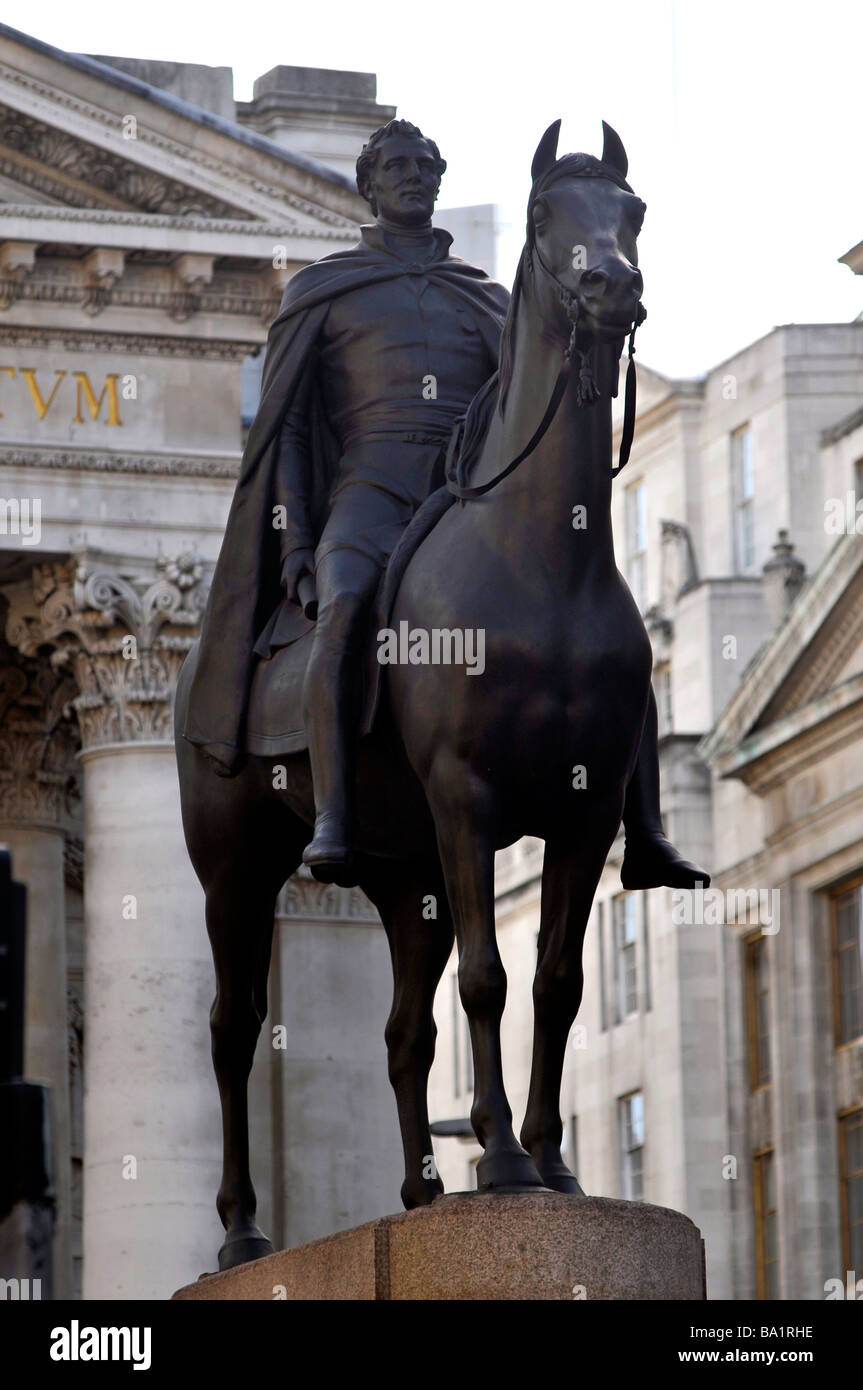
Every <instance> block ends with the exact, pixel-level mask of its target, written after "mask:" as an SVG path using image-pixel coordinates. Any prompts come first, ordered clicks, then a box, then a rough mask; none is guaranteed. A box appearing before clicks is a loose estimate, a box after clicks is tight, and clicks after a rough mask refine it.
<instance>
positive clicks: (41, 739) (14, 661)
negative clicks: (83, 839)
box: [0, 643, 80, 824]
mask: <svg viewBox="0 0 863 1390" xmlns="http://www.w3.org/2000/svg"><path fill="white" fill-rule="evenodd" d="M75 690H76V687H75V682H74V680H73V679H72V677H71V675H69V674H68V673H64V672H62V671H58V670H55V669H54V668H53V667H52V666H51V663H50V662H49V661H48V660H47V658H46V657H44V656H41V655H38V656H37V655H31V656H23V655H21V654H19V653H18V652H15V651H13V650H11V648H9V647H7V646H6V644H5V643H3V644H0V820H2V821H12V822H15V823H16V824H20V823H22V822H34V821H36V822H46V821H47V822H50V823H51V824H60V823H62V821H63V820H64V818H66V817H72V816H74V815H75V813H76V810H77V803H78V798H79V786H78V773H79V768H78V764H77V762H76V759H75V754H76V752H77V750H78V747H79V746H80V740H79V738H78V729H77V725H76V722H75V716H74V712H73V710H72V707H71V701H72V699H73V698H74V695H75Z"/></svg>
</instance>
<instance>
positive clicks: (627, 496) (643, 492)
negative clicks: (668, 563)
mask: <svg viewBox="0 0 863 1390" xmlns="http://www.w3.org/2000/svg"><path fill="white" fill-rule="evenodd" d="M633 498H635V499H637V500H636V502H635V505H634V507H633V506H632V504H631V499H633ZM623 506H624V525H625V527H626V579H627V583H628V584H629V588H630V591H631V593H632V597H633V598H634V599H635V602H636V603H637V604H638V608H639V612H641V613H643V612H644V610H645V608H646V607H647V535H648V522H647V487H646V485H645V481H644V478H643V477H641V478H635V479H633V481H632V482H631V483H629V484H628V485H627V487H626V488H625V490H624V494H623ZM633 515H634V525H633ZM642 527H643V534H642ZM636 570H637V572H638V576H639V577H638V580H637V581H636V579H635V572H636Z"/></svg>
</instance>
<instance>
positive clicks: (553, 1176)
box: [539, 1163, 585, 1197]
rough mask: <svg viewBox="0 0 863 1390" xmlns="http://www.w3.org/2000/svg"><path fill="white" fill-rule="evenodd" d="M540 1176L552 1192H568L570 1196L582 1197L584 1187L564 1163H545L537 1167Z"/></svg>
mask: <svg viewBox="0 0 863 1390" xmlns="http://www.w3.org/2000/svg"><path fill="white" fill-rule="evenodd" d="M539 1172H540V1176H541V1177H542V1180H543V1182H544V1183H545V1186H546V1187H549V1188H551V1191H552V1192H568V1193H569V1194H570V1196H572V1197H583V1196H584V1195H585V1192H584V1189H583V1187H582V1186H581V1184H580V1183H579V1181H578V1178H577V1177H576V1176H575V1174H574V1173H571V1172H570V1171H569V1169H568V1168H567V1166H566V1164H565V1163H546V1164H544V1165H542V1166H541V1167H540V1169H539Z"/></svg>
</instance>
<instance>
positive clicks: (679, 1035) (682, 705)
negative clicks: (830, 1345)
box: [432, 322, 863, 1299]
mask: <svg viewBox="0 0 863 1390" xmlns="http://www.w3.org/2000/svg"><path fill="white" fill-rule="evenodd" d="M639 377H640V387H639V400H640V404H639V411H638V423H637V428H636V434H635V444H634V447H633V452H632V458H631V461H630V463H629V465H628V467H627V469H626V471H625V472H624V473H623V475H622V476H621V478H620V480H619V482H618V483H616V484H615V489H616V492H615V497H614V503H613V507H614V513H613V524H614V531H615V539H616V547H617V554H618V563H619V565H620V567H621V569H622V570H623V571H624V573H625V574H626V576H627V578H628V581H629V584H630V586H631V588H632V590H633V593H634V594H635V595H636V596H637V598H638V600H639V602H640V605H641V607H642V609H643V611H644V613H645V619H646V622H647V626H648V630H649V632H650V634H651V638H652V643H653V649H654V687H655V691H656V696H657V702H658V707H659V715H660V734H661V738H660V759H661V770H662V796H663V811H664V818H665V822H666V829H667V831H668V833H669V835H670V837H671V838H672V839H673V841H674V842H675V843H676V844H677V845H678V846H679V847H680V848H681V850H682V851H683V852H684V853H685V854H686V855H687V857H689V858H692V859H693V860H695V861H696V862H698V863H701V864H704V865H705V866H706V867H708V868H710V869H711V871H712V873H713V889H711V890H709V892H710V893H712V894H713V896H712V897H711V896H709V895H704V896H703V897H702V898H700V899H699V897H698V895H697V894H693V895H691V896H688V895H674V894H672V892H671V890H668V889H659V890H654V891H651V892H649V893H624V892H622V891H621V886H620V877H619V867H620V862H621V858H622V852H623V839H622V835H621V836H620V837H619V839H618V841H617V842H616V844H615V846H614V848H613V850H612V853H611V855H610V857H609V862H608V864H607V867H606V869H605V871H604V873H603V876H602V880H601V882H600V886H599V889H598V892H597V897H596V902H595V904H594V909H593V914H592V917H591V920H590V923H589V926H588V930H587V935H586V939H585V953H584V965H585V991H584V1003H583V1005H582V1008H581V1011H580V1013H579V1015H578V1019H577V1022H576V1025H575V1026H574V1028H573V1030H572V1034H571V1037H570V1048H569V1051H568V1064H567V1067H566V1070H565V1076H564V1084H563V1096H562V1117H563V1120H564V1137H565V1142H566V1145H567V1149H568V1152H569V1155H570V1156H571V1157H573V1166H574V1167H575V1168H576V1170H577V1172H578V1174H579V1177H580V1179H581V1182H582V1185H583V1186H584V1188H585V1190H586V1191H588V1192H594V1193H602V1194H604V1195H607V1196H620V1197H630V1198H639V1199H643V1200H645V1201H649V1202H655V1203H658V1204H659V1205H665V1206H670V1207H674V1208H677V1209H678V1210H680V1211H683V1212H686V1213H687V1215H689V1216H690V1217H691V1218H692V1219H693V1220H694V1221H695V1222H696V1223H697V1224H698V1225H699V1226H700V1227H701V1230H702V1233H703V1235H704V1237H705V1240H706V1249H707V1276H708V1288H709V1292H710V1295H711V1296H712V1297H715V1298H743V1299H747V1298H755V1297H763V1298H774V1297H775V1298H808V1299H812V1298H823V1297H825V1286H826V1281H828V1280H830V1279H834V1278H838V1279H840V1280H841V1281H842V1286H843V1287H844V1285H845V1279H846V1271H847V1270H851V1269H857V1270H858V1271H859V1270H860V1269H861V1267H863V1249H861V1241H863V1225H861V1220H863V1174H861V1170H863V1138H861V1135H863V1130H861V1125H863V993H862V992H861V991H863V977H861V954H863V937H861V921H863V910H861V886H860V884H861V879H863V751H861V750H863V704H861V692H863V685H861V681H863V674H861V673H863V646H861V642H863V606H861V591H860V585H861V583H863V575H861V565H863V548H861V547H863V540H861V537H860V534H859V532H863V520H860V523H859V531H858V530H855V524H856V519H857V517H858V516H859V513H857V512H856V511H855V506H856V498H857V497H858V496H861V497H863V486H861V477H860V470H861V468H863V414H861V409H860V401H861V397H863V323H861V322H855V323H851V324H817V325H788V326H785V327H781V328H777V329H775V330H774V331H773V332H771V333H769V334H767V335H766V336H765V337H764V338H762V339H760V340H759V341H758V342H755V343H753V344H751V345H750V346H748V347H746V348H745V349H743V350H742V351H741V352H739V353H737V354H736V355H735V356H734V357H733V358H731V359H730V360H729V361H727V362H724V363H722V364H721V365H719V366H718V367H716V368H715V369H714V370H713V371H711V372H709V373H708V374H707V375H706V376H705V377H704V378H703V379H699V380H692V381H669V380H666V379H665V378H663V377H662V376H660V375H659V374H658V373H655V372H651V371H650V370H649V369H646V368H644V367H641V368H640V369H639ZM860 510H861V512H863V501H861V503H860ZM849 518H850V522H849V520H848V519H849ZM840 524H841V532H842V533H841V534H840V531H839V528H840ZM541 873H542V845H541V843H540V842H534V841H525V842H522V843H520V844H518V845H515V846H513V847H512V848H510V849H508V850H506V851H505V852H504V853H503V854H501V855H499V856H498V865H497V889H498V924H499V940H500V945H501V954H502V957H503V961H504V965H505V967H506V970H507V974H508V976H509V981H510V994H509V998H508V1001H507V1012H506V1015H505V1018H504V1039H503V1043H504V1066H505V1073H506V1076H507V1080H508V1091H509V1096H510V1100H511V1102H512V1105H513V1111H514V1114H515V1115H516V1116H517V1117H518V1116H520V1114H521V1113H522V1112H523V1108H524V1103H525V1100H526V1096H527V1085H528V1077H529V1066H530V1046H529V1041H528V1040H529V1038H530V1034H531V1027H532V1016H531V996H530V989H531V983H532V975H533V969H534V966H535V943H536V933H537V929H538V925H539V897H540V885H541ZM720 895H721V896H720ZM455 972H456V962H455V960H454V959H453V960H452V961H451V962H450V966H449V968H448V971H447V974H446V976H445V979H444V988H443V989H442V990H441V992H440V994H439V996H438V1007H437V1014H438V1026H439V1029H440V1042H439V1056H438V1060H437V1061H436V1063H435V1068H434V1070H433V1073H432V1085H433V1092H432V1094H433V1101H434V1103H433V1111H432V1113H433V1114H434V1116H435V1117H436V1118H437V1119H438V1120H444V1119H446V1120H454V1119H455V1120H457V1119H464V1117H465V1116H466V1115H467V1114H468V1113H469V1109H470V1089H471V1077H470V1074H469V1068H470V1063H469V1051H468V1047H467V1034H466V1027H465V1023H464V1019H463V1016H462V1014H461V1012H460V1011H458V1010H456V1009H455V1008H454V1000H455V991H456V975H455ZM450 1128H456V1129H457V1128H459V1127H458V1126H450ZM462 1128H463V1126H462ZM479 1152H480V1151H479V1149H478V1147H477V1146H476V1144H475V1142H473V1141H472V1139H470V1138H466V1137H462V1138H457V1137H456V1138H454V1137H443V1136H441V1137H439V1138H438V1139H437V1140H436V1153H437V1159H438V1165H439V1168H440V1171H441V1173H442V1175H443V1177H444V1181H445V1183H446V1186H447V1187H448V1188H451V1187H462V1188H463V1187H466V1186H470V1185H472V1180H473V1179H472V1169H473V1166H474V1164H475V1162H476V1159H477V1158H478V1156H479ZM855 1262H856V1263H855ZM832 1287H835V1286H832Z"/></svg>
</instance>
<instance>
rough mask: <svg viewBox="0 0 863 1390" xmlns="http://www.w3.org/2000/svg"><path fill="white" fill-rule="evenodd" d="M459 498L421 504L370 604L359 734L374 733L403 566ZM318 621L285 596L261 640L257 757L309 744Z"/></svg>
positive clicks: (254, 737)
mask: <svg viewBox="0 0 863 1390" xmlns="http://www.w3.org/2000/svg"><path fill="white" fill-rule="evenodd" d="M454 501H455V498H454V497H453V495H452V493H451V492H449V491H448V489H447V488H446V487H442V488H439V489H438V491H437V492H433V493H432V494H431V496H430V497H429V498H427V500H426V501H425V502H424V503H423V504H422V506H421V507H419V508H418V510H417V511H416V513H415V514H414V516H413V517H412V519H411V521H410V522H409V523H408V525H407V526H406V527H405V530H404V532H403V533H402V536H401V539H400V540H399V543H398V545H397V546H396V548H395V550H394V551H393V553H392V555H391V556H390V558H389V563H388V564H387V567H386V569H385V570H384V572H383V574H382V576H381V581H380V584H379V586H378V591H377V594H376V596H375V601H374V604H373V605H372V613H371V618H370V621H369V630H368V635H367V640H366V644H365V653H364V659H363V702H362V717H361V721H360V736H361V737H362V736H364V735H365V734H368V733H371V731H372V729H373V727H374V724H375V720H376V717H377V715H378V711H379V707H380V694H381V671H382V667H381V664H380V662H379V661H378V659H377V653H378V644H377V634H378V632H379V631H380V630H381V628H383V627H389V626H390V621H389V620H390V616H391V614H392V611H393V607H394V605H395V600H396V595H397V594H398V591H399V586H400V584H401V581H402V578H403V576H404V573H405V570H406V569H407V567H408V564H409V563H410V561H411V559H412V557H413V555H414V554H415V552H416V551H417V550H418V548H419V546H420V545H421V544H422V542H423V541H424V540H425V538H426V536H427V535H429V533H430V532H431V531H432V530H433V529H434V527H435V526H436V525H437V523H438V521H439V520H440V518H441V517H442V516H443V514H444V512H446V511H448V510H449V508H450V507H451V506H452V504H453V502H454ZM314 632H315V624H314V622H313V621H312V620H311V619H310V618H307V617H306V616H305V614H304V613H303V610H302V609H301V608H300V607H299V605H298V604H295V603H290V602H289V601H288V600H287V598H285V599H283V601H282V603H281V605H280V606H279V608H277V609H276V611H275V613H274V614H273V616H272V617H271V618H270V620H269V622H268V623H267V625H266V627H265V628H264V630H263V632H262V633H261V635H260V637H259V638H258V640H257V642H256V643H255V652H256V654H257V656H258V658H259V659H258V661H257V664H256V666H255V669H254V673H253V675H252V684H251V689H250V692H249V705H248V711H247V715H246V738H245V743H246V752H247V753H251V754H254V755H256V756H258V757H267V758H268V757H276V756H279V755H285V756H287V755H289V754H291V753H302V752H303V751H304V750H305V749H307V748H308V746H309V744H308V738H307V736H306V731H305V729H304V728H303V714H302V709H303V681H304V680H305V675H306V667H307V665H308V662H309V657H310V655H311V650H312V641H313V638H314Z"/></svg>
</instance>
